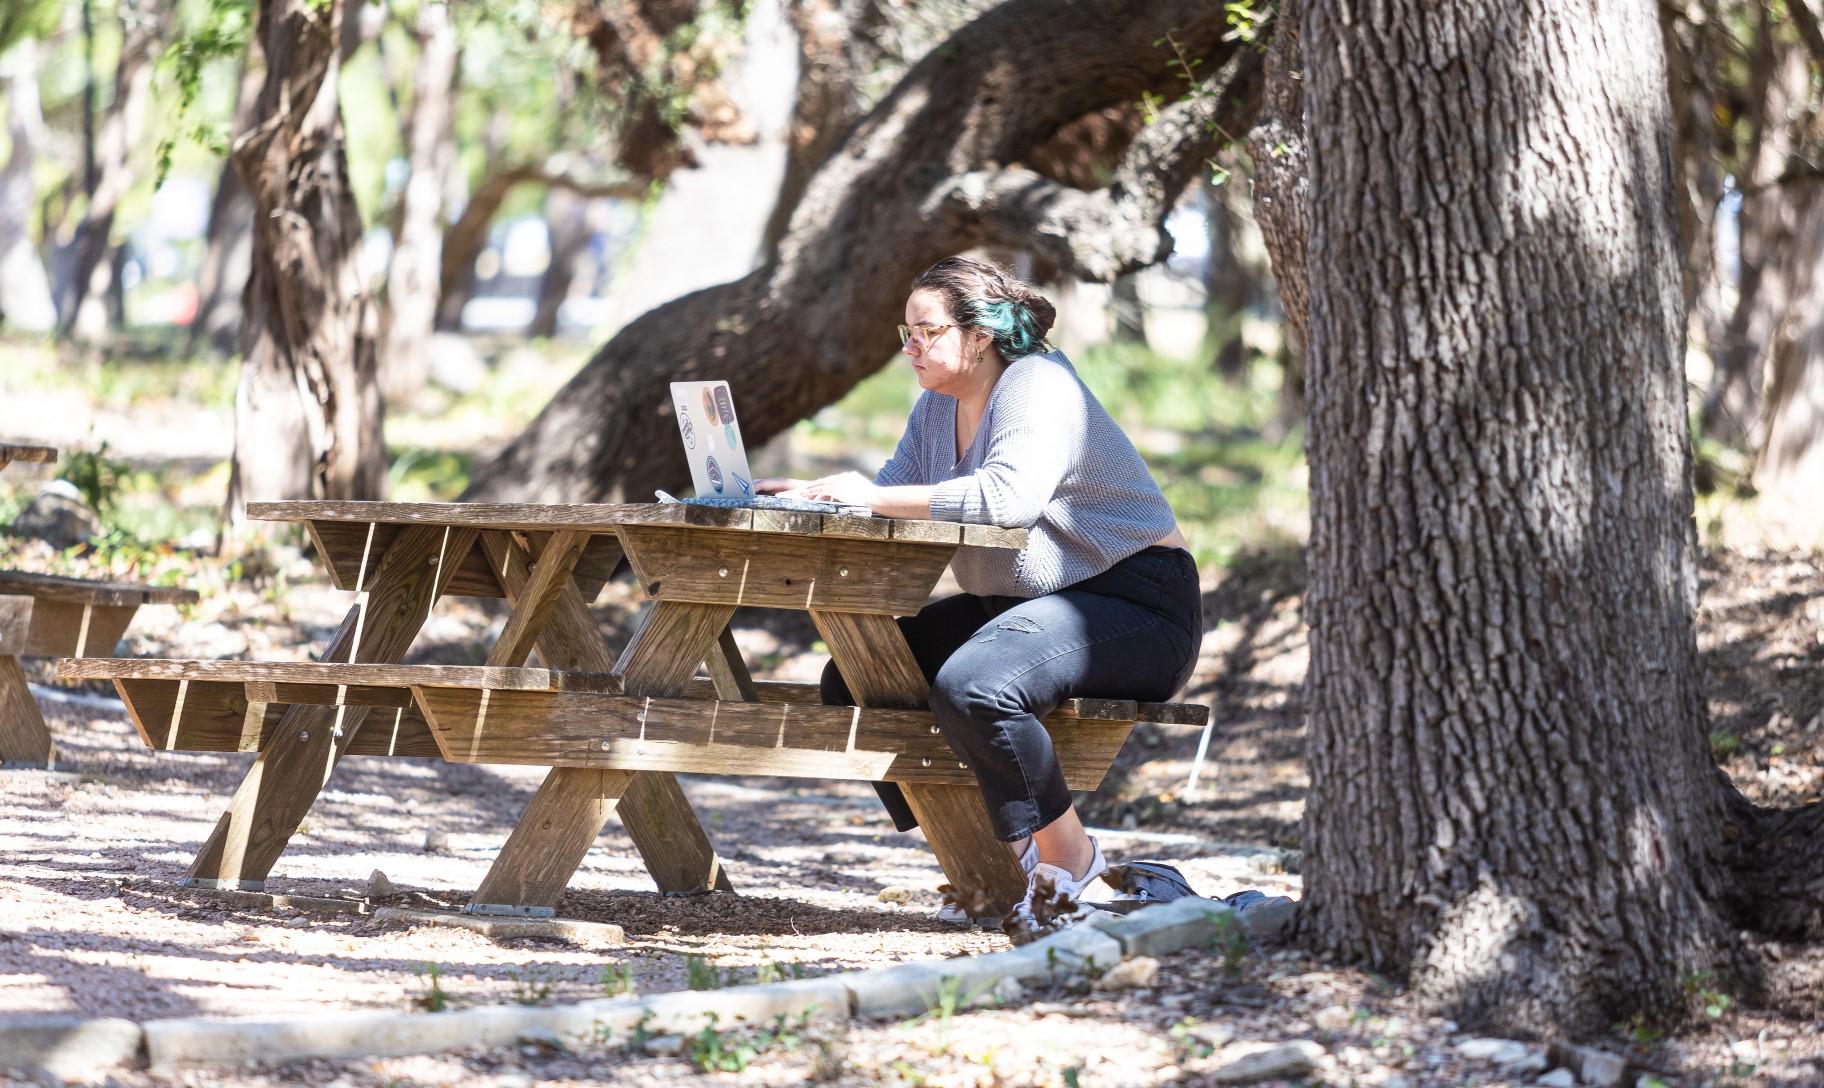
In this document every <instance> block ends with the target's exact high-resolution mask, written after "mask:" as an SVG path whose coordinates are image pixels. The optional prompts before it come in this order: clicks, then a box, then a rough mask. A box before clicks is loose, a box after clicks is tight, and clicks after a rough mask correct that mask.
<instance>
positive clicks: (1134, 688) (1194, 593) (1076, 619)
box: [823, 546, 1203, 842]
mask: <svg viewBox="0 0 1824 1088" xmlns="http://www.w3.org/2000/svg"><path fill="white" fill-rule="evenodd" d="M899 626H900V629H901V630H902V631H904V632H905V635H906V641H907V643H909V644H910V645H911V647H912V654H913V656H914V657H915V658H917V660H918V664H919V667H920V668H921V669H922V670H923V671H924V674H925V678H926V679H927V680H930V681H931V710H932V713H933V714H934V715H935V717H936V722H937V727H938V729H939V730H940V731H941V732H942V733H943V735H944V739H945V740H947V741H948V742H949V744H950V748H951V750H952V751H954V752H955V753H956V756H957V758H958V759H960V760H962V761H963V762H965V763H967V764H968V765H969V767H970V769H971V770H972V771H974V772H975V776H976V781H977V782H978V783H979V784H980V785H981V789H982V799H983V801H984V802H985V803H986V804H987V807H988V815H989V818H990V819H991V820H992V821H993V824H994V829H995V833H996V834H997V835H998V836H999V837H1000V838H1001V839H1002V840H1003V841H1006V842H1013V841H1015V840H1018V839H1021V838H1024V837H1025V836H1027V835H1030V834H1032V833H1033V832H1034V831H1037V830H1038V829H1040V828H1042V827H1044V826H1046V825H1047V824H1049V823H1051V822H1052V821H1053V820H1056V819H1057V818H1058V817H1059V816H1062V815H1063V814H1064V812H1065V811H1066V810H1067V809H1068V808H1069V807H1070V791H1069V789H1068V788H1067V787H1066V786H1065V784H1064V773H1063V771H1062V769H1061V768H1060V767H1059V766H1058V759H1057V753H1056V752H1055V751H1054V750H1053V748H1052V745H1051V736H1050V734H1048V733H1047V732H1046V731H1045V727H1044V725H1042V724H1041V723H1040V721H1039V719H1040V718H1042V717H1044V716H1045V715H1046V714H1049V713H1051V711H1052V710H1053V709H1054V708H1056V707H1057V705H1058V704H1059V703H1061V702H1063V701H1064V700H1066V699H1070V698H1074V697H1077V696H1092V697H1096V698H1104V699H1135V700H1139V701H1142V702H1160V701H1164V700H1166V699H1169V698H1171V697H1172V695H1174V694H1175V693H1176V692H1177V691H1178V689H1179V688H1180V687H1182V686H1183V685H1184V682H1185V681H1186V680H1188V679H1189V678H1190V675H1191V670H1192V669H1193V668H1194V667H1195V666H1196V664H1197V648H1198V645H1199V642H1200V641H1201V638H1202V631H1203V614H1202V597H1201V595H1200V591H1199V588H1198V585H1197V565H1196V563H1195V561H1193V560H1192V559H1191V555H1190V553H1189V552H1187V551H1185V550H1184V549H1182V548H1163V547H1158V546H1154V547H1150V548H1146V549H1144V550H1142V551H1140V552H1137V553H1135V554H1134V555H1131V556H1128V557H1127V558H1126V559H1123V560H1122V561H1121V562H1119V563H1116V564H1115V565H1114V566H1113V567H1110V568H1109V569H1108V570H1106V571H1104V572H1102V573H1101V574H1098V575H1095V576H1094V577H1091V578H1086V579H1084V580H1083V581H1081V582H1078V583H1076V584H1075V585H1071V586H1067V587H1066V588H1064V589H1061V590H1058V591H1057V592H1055V593H1047V594H1045V595H1043V596H1040V597H1033V598H1019V597H977V596H974V595H972V594H967V593H964V594H958V595H957V596H954V597H946V598H944V599H943V600H941V601H935V602H933V603H931V604H928V605H926V606H925V607H924V609H923V610H921V611H920V612H919V613H918V615H916V616H906V617H903V618H901V619H900V620H899ZM823 701H824V703H825V704H827V705H832V706H846V705H848V704H850V703H852V702H853V699H852V697H851V696H850V694H849V689H848V685H847V684H845V683H844V682H843V680H842V676H841V673H840V672H838V671H837V669H836V667H835V664H834V663H833V662H832V663H831V665H830V666H829V667H827V668H825V669H824V672H823ZM875 789H876V790H877V791H878V792H879V794H880V798H881V801H882V802H883V803H884V804H885V805H886V807H887V811H888V812H889V813H890V814H892V816H893V823H894V826H896V827H898V828H899V830H901V831H910V830H911V829H912V828H914V827H917V826H918V821H917V819H916V818H915V817H914V816H913V815H912V811H911V808H910V807H909V806H908V805H907V804H906V799H905V795H904V794H902V793H901V792H900V789H899V787H898V786H896V785H893V784H891V783H881V784H878V785H876V786H875Z"/></svg>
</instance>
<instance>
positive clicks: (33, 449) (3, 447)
mask: <svg viewBox="0 0 1824 1088" xmlns="http://www.w3.org/2000/svg"><path fill="white" fill-rule="evenodd" d="M55 460H57V451H56V450H55V449H54V448H52V447H50V446H22V445H17V444H15V443H12V442H0V469H4V468H6V466H8V465H10V464H12V463H13V462H14V461H21V462H34V463H37V464H48V463H49V462H52V461H55Z"/></svg>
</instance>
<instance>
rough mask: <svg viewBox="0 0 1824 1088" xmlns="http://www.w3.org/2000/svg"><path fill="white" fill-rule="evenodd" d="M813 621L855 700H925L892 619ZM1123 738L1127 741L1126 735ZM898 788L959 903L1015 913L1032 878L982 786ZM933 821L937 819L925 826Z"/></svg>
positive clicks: (917, 703)
mask: <svg viewBox="0 0 1824 1088" xmlns="http://www.w3.org/2000/svg"><path fill="white" fill-rule="evenodd" d="M811 620H812V622H814V623H815V624H816V625H817V630H818V631H819V632H820V633H821V634H822V635H823V639H824V642H826V643H827V644H828V645H829V647H830V656H831V657H832V658H833V659H834V660H835V662H836V667H837V669H839V670H840V671H841V672H842V678H843V680H844V681H845V682H846V683H847V684H848V686H849V691H850V693H851V694H852V695H854V697H855V701H856V702H857V703H860V704H862V705H864V706H888V707H905V708H916V707H923V706H925V705H926V700H927V698H928V697H929V693H930V685H929V684H928V683H927V682H926V680H925V676H924V673H923V671H922V670H920V669H919V667H918V661H917V659H915V658H914V657H913V656H912V649H911V647H909V646H907V645H906V639H905V636H904V635H903V634H901V633H900V630H899V625H898V624H896V623H894V622H893V620H892V619H891V618H889V617H887V616H867V615H859V614H853V613H837V612H815V611H814V612H812V613H811ZM1121 736H1122V738H1123V739H1125V738H1126V736H1127V734H1126V732H1125V731H1124V732H1122V734H1121ZM1116 750H1117V751H1118V750H1119V746H1118V745H1117V748H1116ZM1109 758H1110V759H1113V756H1112V755H1111V756H1110V757H1109ZM900 789H901V791H902V792H903V793H904V794H905V796H906V803H907V804H908V805H909V806H910V807H911V809H912V814H913V815H914V816H916V817H918V818H919V826H920V827H923V828H924V829H925V841H926V842H927V843H929V844H930V846H931V852H932V853H934V854H936V855H937V860H938V864H940V865H942V866H943V869H944V876H945V877H946V878H948V879H949V881H950V886H951V887H952V888H954V889H956V893H957V895H958V896H959V897H960V898H961V900H962V901H963V902H964V903H966V904H970V905H971V909H975V908H976V907H980V908H982V909H984V910H986V911H989V912H991V913H998V914H1004V913H1006V912H1007V911H1009V910H1011V909H1012V908H1013V905H1014V904H1015V903H1017V902H1019V900H1020V897H1021V896H1023V895H1025V894H1026V875H1025V874H1024V873H1023V872H1021V871H1020V866H1019V862H1017V861H1015V860H1014V857H1013V854H1012V852H1011V851H1009V850H1008V849H1007V848H1006V846H1005V845H1003V844H1002V843H1001V842H1000V840H999V839H997V838H996V837H995V835H994V831H993V827H992V826H991V825H990V824H989V822H988V812H987V809H986V808H984V807H983V804H982V798H981V793H980V790H979V788H977V787H974V786H969V787H964V786H950V785H933V784H929V783H922V782H903V783H901V784H900ZM927 819H929V820H931V821H933V822H931V823H927V822H926V820H927Z"/></svg>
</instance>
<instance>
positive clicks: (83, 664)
mask: <svg viewBox="0 0 1824 1088" xmlns="http://www.w3.org/2000/svg"><path fill="white" fill-rule="evenodd" d="M57 675H58V676H59V677H62V678H63V679H66V680H124V679H138V680H197V681H218V682H226V683H235V684H248V683H278V684H304V685H320V686H321V685H327V686H331V687H334V686H338V685H340V686H348V687H371V688H409V687H412V686H414V685H424V686H427V687H461V688H475V689H502V690H507V689H520V690H532V691H589V692H610V693H615V692H619V691H620V690H621V686H620V683H621V682H620V680H619V678H617V677H615V676H612V675H610V674H608V673H595V672H576V671H559V670H556V669H527V668H504V667H500V666H489V665H393V664H368V663H365V662H357V663H353V664H349V663H344V662H330V661H218V660H186V659H182V658H151V657H147V658H111V659H96V658H64V659H63V660H61V661H59V662H58V663H57ZM376 705H378V704H376Z"/></svg>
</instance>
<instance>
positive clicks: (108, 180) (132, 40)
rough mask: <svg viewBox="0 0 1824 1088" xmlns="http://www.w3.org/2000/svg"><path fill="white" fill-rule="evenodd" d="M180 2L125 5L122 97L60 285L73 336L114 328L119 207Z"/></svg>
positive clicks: (63, 322)
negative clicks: (158, 57)
mask: <svg viewBox="0 0 1824 1088" xmlns="http://www.w3.org/2000/svg"><path fill="white" fill-rule="evenodd" d="M174 10H175V5H174V4H173V3H171V2H170V0H137V2H136V3H131V4H122V6H121V33H122V40H121V46H120V61H119V64H118V66H117V67H116V68H115V70H114V100H113V101H112V102H110V103H109V104H108V109H107V112H106V114H105V115H104V116H103V118H102V121H101V126H100V130H99V132H98V133H97V135H96V138H95V153H94V165H95V169H94V182H93V185H92V186H91V187H90V189H89V203H88V207H87V208H86V209H85V210H84V212H83V217H82V219H81V220H80V221H79V222H78V224H77V226H76V235H75V238H74V240H73V242H72V247H73V248H72V249H71V252H70V255H69V258H68V260H67V262H65V263H63V269H64V272H65V274H64V275H63V276H62V277H60V279H59V282H58V284H57V315H58V316H57V323H58V328H59V330H60V331H61V332H62V333H63V334H64V335H65V336H80V337H83V338H85V339H95V338H98V337H100V336H102V335H104V334H105V333H106V329H107V319H106V315H105V313H103V312H102V310H101V309H100V308H99V299H100V296H101V295H102V294H104V293H105V292H106V291H107V290H108V289H109V281H110V279H111V278H112V271H113V266H112V263H111V262H110V261H109V259H108V256H109V249H110V246H111V245H112V240H111V239H110V237H109V236H110V234H111V233H112V232H113V229H114V212H115V210H116V209H117V208H119V206H120V202H121V199H122V198H124V197H125V196H126V195H127V190H128V189H129V188H131V187H132V185H133V166H132V161H131V160H132V156H133V154H134V152H135V151H137V150H138V149H139V146H140V144H141V142H142V141H143V139H144V136H145V115H146V107H147V105H148V103H149V102H150V100H151V90H152V62H153V59H154V54H155V53H156V51H157V48H158V45H159V43H160V42H162V41H163V40H164V38H165V34H166V30H167V28H168V26H169V24H170V21H171V17H172V12H173V11H174Z"/></svg>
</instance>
